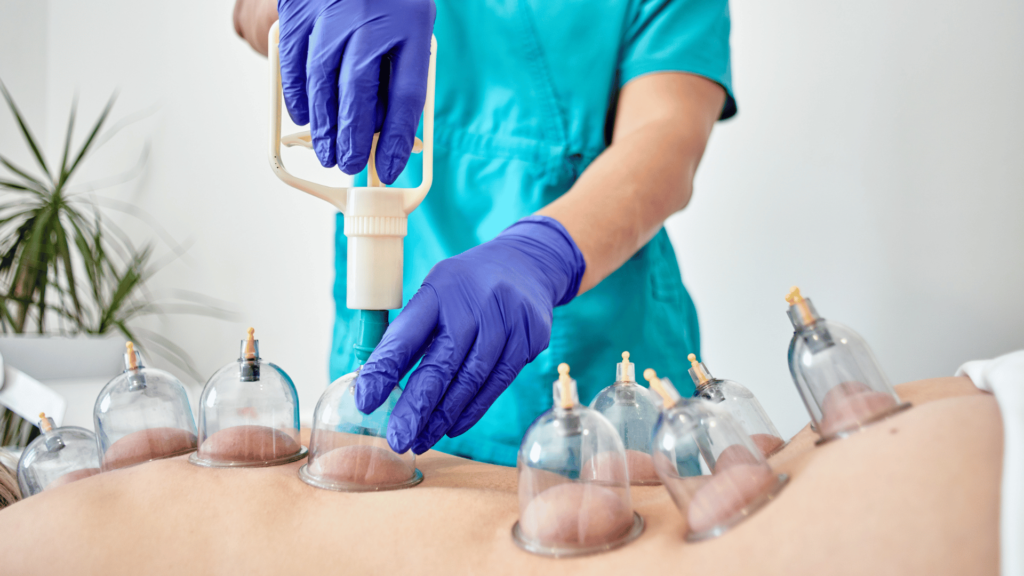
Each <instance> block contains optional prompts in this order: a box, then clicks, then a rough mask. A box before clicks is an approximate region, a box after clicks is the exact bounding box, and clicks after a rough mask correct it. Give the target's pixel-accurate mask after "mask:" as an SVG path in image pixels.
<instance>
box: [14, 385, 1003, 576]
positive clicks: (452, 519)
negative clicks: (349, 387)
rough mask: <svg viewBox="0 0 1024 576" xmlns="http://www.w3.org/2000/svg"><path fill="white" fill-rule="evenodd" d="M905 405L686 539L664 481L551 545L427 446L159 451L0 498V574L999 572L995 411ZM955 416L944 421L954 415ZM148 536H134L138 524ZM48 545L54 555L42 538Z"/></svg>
mask: <svg viewBox="0 0 1024 576" xmlns="http://www.w3.org/2000/svg"><path fill="white" fill-rule="evenodd" d="M897 390H898V393H899V395H900V398H901V399H905V400H909V401H911V402H913V403H914V407H913V408H912V409H910V410H907V411H905V412H901V413H898V414H896V415H895V416H893V417H891V418H889V419H887V420H884V421H881V422H877V423H875V424H873V425H871V426H869V427H867V428H865V429H864V430H862V431H860V432H858V433H856V434H853V435H851V436H850V437H848V438H844V439H841V440H837V441H834V442H829V443H826V444H823V445H821V446H818V447H815V446H814V442H815V440H816V439H817V438H818V436H817V434H815V433H813V432H812V431H810V430H809V429H808V428H805V429H804V430H802V431H801V432H800V433H798V434H797V435H796V436H795V437H794V438H793V440H792V441H791V442H790V443H789V444H788V445H787V446H786V447H785V448H783V449H782V450H781V451H780V452H779V453H778V454H776V455H775V456H773V457H772V458H770V459H769V462H770V463H771V464H772V466H773V467H774V468H775V470H776V471H777V472H783V473H786V474H789V475H790V477H791V480H790V482H789V484H788V485H787V486H786V487H785V488H784V489H783V490H782V492H781V493H780V494H779V496H778V498H777V499H776V500H774V501H772V502H770V503H769V504H767V505H766V506H765V507H764V508H762V509H760V510H759V511H758V512H757V513H755V514H754V515H753V516H751V517H750V518H748V519H747V520H745V521H743V522H741V523H740V524H738V525H736V526H735V527H733V528H732V529H730V530H729V531H727V532H726V533H725V534H723V535H722V536H720V537H718V538H714V539H711V540H708V541H704V542H699V543H688V542H686V541H685V540H684V532H685V527H686V521H685V519H684V517H683V516H682V515H681V514H680V513H679V511H678V510H677V509H676V508H675V506H674V505H673V503H672V500H671V498H670V497H669V495H668V492H667V491H666V490H665V488H664V487H661V486H651V487H637V486H634V487H632V489H631V493H632V501H633V505H634V508H635V509H636V511H637V512H639V513H640V515H641V516H643V517H644V519H645V520H646V523H647V528H646V532H645V533H644V534H643V535H642V536H640V538H639V539H637V540H636V541H634V542H632V543H630V544H628V545H626V546H624V547H622V548H619V549H617V550H614V551H611V552H607V553H603V554H598V555H594V556H588V557H583V558H574V559H563V560H552V559H548V558H542V557H539V556H534V555H532V554H529V553H527V552H524V551H522V550H520V549H518V548H516V547H515V545H514V544H513V542H512V537H511V528H512V525H513V524H514V523H515V522H516V520H517V518H518V516H519V504H518V498H517V486H516V484H517V473H516V470H515V469H514V468H505V467H501V466H494V465H490V464H482V463H477V462H472V461H469V460H463V459H460V458H456V457H453V456H447V455H443V454H440V453H437V452H432V451H431V452H428V453H426V454H425V455H423V456H421V457H419V458H417V467H418V468H419V469H420V470H422V472H423V474H424V476H425V480H424V482H423V483H422V484H420V485H419V486H417V487H415V488H411V489H407V490H396V491H392V492H375V493H340V492H331V491H327V490H319V489H316V488H313V487H311V486H308V485H306V484H305V483H303V482H302V481H300V480H299V478H298V476H297V470H298V467H299V466H300V465H301V464H302V462H296V463H293V464H289V465H284V466H276V467H271V468H255V469H253V468H249V469H211V468H202V467H198V466H191V465H189V464H188V463H187V462H186V461H185V459H184V458H172V459H166V460H157V461H154V462H149V463H146V464H141V465H139V466H134V467H131V468H126V469H122V470H117V471H114V472H109V473H104V474H100V475H97V476H94V477H92V478H86V479H84V480H80V481H78V482H75V483H73V484H70V485H68V486H64V487H61V488H58V489H54V490H47V491H45V492H43V493H42V494H39V495H36V496H33V497H31V498H28V499H26V500H24V501H22V502H18V503H16V504H14V505H13V506H10V507H9V508H7V509H4V510H2V511H0V559H2V560H0V570H2V571H3V572H4V573H5V574H6V573H10V574H19V575H20V574H29V575H30V574H104V575H111V576H116V575H119V574H125V575H133V576H134V575H136V574H157V575H159V574H295V573H302V574H318V573H335V572H337V571H339V570H344V571H345V572H346V573H352V574H367V573H373V574H382V573H416V574H431V573H443V574H463V573H465V574H481V573H486V574H515V575H516V576H521V575H522V574H531V573H537V572H556V571H557V572H558V573H560V574H562V573H565V574H583V575H586V576H599V575H602V574H609V575H611V574H633V573H660V572H662V571H664V569H665V567H670V566H676V567H680V566H682V567H685V568H686V572H687V573H694V574H705V573H706V574H716V575H720V576H728V575H731V574H736V575H745V574H754V573H757V574H792V575H803V574H806V575H808V576H821V575H822V574H829V575H834V574H840V575H841V574H928V575H929V576H943V575H947V574H948V575H962V574H972V575H973V574H996V573H997V571H998V541H999V538H998V516H999V502H1000V500H999V483H1000V474H1001V471H1002V447H1003V442H1002V438H1003V431H1002V420H1001V418H1000V415H999V409H998V406H997V405H996V403H995V400H994V399H993V398H992V397H991V396H990V395H988V394H985V393H982V392H979V391H978V390H977V389H976V388H975V387H974V386H973V385H972V384H971V383H970V381H969V380H967V379H966V378H941V379H935V380H927V381H921V382H916V383H911V384H906V385H901V386H899V387H897ZM951 422H952V423H955V425H950V423H951ZM140 534H144V535H145V537H143V538H140V537H138V536H139V535H140ZM46 542H50V543H59V546H60V549H59V553H54V550H53V549H52V547H48V546H45V545H42V543H46Z"/></svg>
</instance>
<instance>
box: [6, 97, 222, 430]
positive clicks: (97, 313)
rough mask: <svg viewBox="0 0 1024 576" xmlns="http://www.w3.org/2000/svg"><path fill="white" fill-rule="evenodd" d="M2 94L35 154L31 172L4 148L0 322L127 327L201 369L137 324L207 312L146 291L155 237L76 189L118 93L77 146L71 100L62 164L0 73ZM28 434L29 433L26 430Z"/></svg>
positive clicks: (89, 329)
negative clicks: (137, 232) (174, 313)
mask: <svg viewBox="0 0 1024 576" xmlns="http://www.w3.org/2000/svg"><path fill="white" fill-rule="evenodd" d="M0 92H2V93H3V97H4V100H5V101H6V102H7V106H8V108H9V109H10V111H11V114H12V115H13V117H14V119H15V121H16V122H17V125H18V128H19V130H20V132H21V136H22V137H23V139H24V141H25V144H26V146H27V147H28V149H29V151H30V152H31V156H32V158H33V159H34V161H35V163H36V164H37V168H38V170H37V173H35V174H33V172H32V171H29V170H27V169H25V168H23V167H21V166H18V165H16V164H15V163H14V162H12V161H11V160H10V159H8V158H7V157H5V156H3V155H0V164H2V165H3V167H4V168H6V169H7V172H8V173H9V174H8V175H7V176H0V191H2V192H3V200H2V201H0V330H2V331H3V332H4V333H24V332H38V333H57V334H77V333H86V334H108V333H111V332H113V331H119V332H120V333H122V334H123V335H124V336H125V337H126V338H128V339H130V340H136V341H138V340H139V338H137V336H140V335H141V336H144V337H143V338H142V340H143V342H147V341H148V342H147V343H148V344H149V345H150V348H151V349H155V350H154V351H155V352H157V353H158V354H160V355H161V356H164V357H167V358H168V359H169V360H171V361H172V362H173V363H175V364H176V365H178V366H179V367H181V368H183V369H184V370H186V371H187V372H189V374H190V375H191V376H192V377H193V378H194V379H196V380H198V379H199V375H198V374H197V373H196V371H195V369H194V368H193V367H192V364H191V361H190V359H189V358H188V355H187V354H186V353H185V351H184V350H182V349H181V348H179V347H177V346H175V345H174V344H173V343H172V342H170V341H168V340H167V339H165V338H162V337H160V336H159V335H158V334H153V333H148V334H145V335H143V334H139V332H140V330H139V329H137V328H134V329H133V327H132V326H130V322H131V321H132V320H133V319H135V318H138V317H139V316H142V315H146V314H153V313H160V312H164V311H167V310H168V309H169V308H172V307H175V306H176V307H177V308H178V309H179V311H186V312H193V313H200V314H203V313H208V312H209V311H210V310H209V309H205V310H204V307H203V306H201V305H199V306H196V305H190V304H188V303H186V304H180V303H179V304H170V305H168V304H167V303H156V302H153V301H151V299H150V298H149V296H148V294H147V293H146V291H145V283H146V280H147V279H148V278H149V276H150V275H151V273H152V272H153V271H154V270H153V267H152V266H151V259H152V255H153V246H152V244H149V243H147V244H144V245H142V246H140V247H136V246H135V245H134V244H133V243H132V242H131V241H130V240H129V239H128V236H127V235H126V234H124V233H123V232H122V231H121V230H120V229H119V228H117V227H116V226H114V225H113V223H112V222H110V221H107V220H104V219H103V216H102V212H101V210H100V207H99V206H98V205H97V204H96V203H95V202H94V201H93V200H92V199H90V197H89V196H88V195H86V194H84V193H74V192H72V191H71V190H69V183H70V182H71V180H72V178H73V177H74V176H75V175H76V173H78V171H79V170H80V168H81V166H82V162H83V161H84V160H85V159H86V158H88V157H89V155H90V154H91V153H93V152H95V151H96V149H97V148H98V147H99V146H100V145H101V144H102V142H104V141H106V138H107V137H109V135H111V134H112V133H113V132H116V130H117V128H116V127H115V128H112V129H109V130H108V131H107V132H105V133H103V134H102V135H101V131H102V130H103V128H104V125H105V124H106V121H107V119H108V117H109V115H110V111H111V109H112V108H113V106H114V101H115V98H116V96H111V98H110V99H109V100H108V101H107V103H106V105H105V106H104V108H103V111H102V112H101V113H100V115H99V117H98V118H97V119H96V121H95V122H93V123H92V125H91V128H90V129H89V132H88V134H87V135H86V137H85V139H84V140H83V141H82V142H81V144H80V145H79V146H78V147H77V149H75V147H74V146H73V142H72V141H73V136H74V129H75V122H76V113H77V101H76V102H74V103H72V106H71V113H70V116H69V119H68V124H67V131H66V133H65V135H64V141H63V154H62V156H61V160H60V163H59V164H52V163H51V162H48V161H47V158H46V156H45V155H44V154H43V152H42V150H41V149H40V146H39V145H38V143H37V140H36V138H35V137H34V136H33V134H32V131H31V129H30V128H29V126H28V124H27V123H26V121H25V118H24V117H23V116H22V114H21V112H20V110H19V109H18V107H17V105H16V104H15V102H14V99H13V98H12V97H11V95H10V93H9V92H8V91H7V87H6V86H5V85H4V84H3V82H2V81H0ZM10 416H11V418H7V417H6V415H4V414H0V417H2V419H3V424H4V426H3V427H0V438H3V439H4V440H8V439H9V436H10V435H11V434H12V433H13V432H12V431H13V430H14V429H15V428H17V429H18V430H21V428H20V426H21V422H20V418H17V417H16V416H15V415H14V414H10ZM19 435H20V436H22V437H23V436H24V435H23V434H20V433H19Z"/></svg>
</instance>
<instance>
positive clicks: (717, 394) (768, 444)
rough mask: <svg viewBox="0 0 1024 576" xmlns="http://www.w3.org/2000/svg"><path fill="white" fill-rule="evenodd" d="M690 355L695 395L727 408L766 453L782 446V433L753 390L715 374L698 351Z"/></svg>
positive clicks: (688, 357)
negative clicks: (698, 354)
mask: <svg viewBox="0 0 1024 576" xmlns="http://www.w3.org/2000/svg"><path fill="white" fill-rule="evenodd" d="M687 359H688V360H689V361H690V378H692V379H693V383H694V385H695V386H696V387H697V389H696V391H694V393H693V396H694V397H695V398H702V399H704V400H707V401H709V402H712V403H715V404H719V405H720V406H721V407H722V408H725V409H726V410H727V411H728V412H729V413H730V414H732V417H733V418H735V419H736V421H737V422H739V424H740V426H742V427H743V429H744V430H745V431H746V432H747V434H749V435H750V438H751V439H752V440H753V441H754V444H756V445H757V447H758V448H759V449H760V450H761V453H762V454H764V455H765V457H767V456H770V455H772V454H773V453H775V452H776V451H777V450H778V449H779V448H781V447H782V444H783V441H782V436H781V435H780V434H779V431H778V430H777V429H776V428H775V425H774V424H772V421H771V418H769V417H768V414H767V413H766V412H765V411H764V408H762V407H761V403H760V402H758V401H757V398H755V397H754V393H753V392H751V391H750V390H748V389H747V388H746V387H745V386H743V385H742V384H740V383H739V382H734V381H732V380H721V379H719V378H715V377H714V376H712V375H711V372H710V371H709V370H708V367H707V366H705V365H704V363H703V362H698V361H697V356H696V354H690V355H689V356H687Z"/></svg>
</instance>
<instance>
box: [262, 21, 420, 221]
mask: <svg viewBox="0 0 1024 576" xmlns="http://www.w3.org/2000/svg"><path fill="white" fill-rule="evenodd" d="M279 43H280V29H279V23H278V22H274V25H273V26H271V27H270V34H269V38H268V43H267V44H268V49H269V52H270V54H269V60H270V167H271V168H272V169H273V170H274V174H277V177H278V178H280V179H281V180H282V181H283V182H284V183H285V184H288V185H289V186H291V187H293V188H297V189H299V190H302V191H303V192H306V193H308V194H312V195H313V196H316V197H317V198H320V199H321V200H325V201H327V202H330V203H331V204H333V205H334V206H335V207H336V208H337V209H338V210H340V211H341V212H342V213H343V214H344V213H345V211H346V208H347V204H348V191H349V190H351V189H352V188H353V187H334V186H326V185H324V184H318V183H316V182H310V181H309V180H304V179H302V178H299V177H298V176H295V175H294V174H292V173H291V172H289V171H288V169H287V168H286V167H285V165H284V161H283V160H282V159H281V144H284V145H285V146H288V147H291V146H301V147H304V148H312V147H313V146H312V144H311V142H310V135H309V131H308V130H307V131H305V132H298V133H296V134H290V135H288V136H284V137H282V136H281V102H282V96H281V53H280V50H279V46H278V45H279ZM436 57H437V38H435V37H433V36H431V38H430V69H429V71H428V72H427V99H426V102H425V103H424V104H423V141H422V142H421V141H420V140H419V139H418V138H417V139H416V141H415V144H414V145H413V150H412V151H413V152H419V151H420V150H419V149H422V150H423V181H422V182H421V183H420V185H419V186H417V187H416V188H389V190H393V191H398V192H401V193H402V210H403V211H404V212H405V214H406V215H408V214H409V213H410V212H412V211H413V210H415V209H416V207H417V206H419V205H420V202H422V201H423V198H424V197H426V195H427V192H429V191H430V185H431V183H432V182H433V179H434V67H435V66H434V64H435V61H436ZM373 143H374V147H373V149H371V151H370V161H369V170H370V173H371V174H370V176H371V177H370V179H369V182H368V184H370V186H368V187H369V188H384V185H383V184H381V183H380V181H379V180H378V179H377V178H376V170H374V165H373V162H374V159H373V157H374V153H375V151H376V144H377V135H374V138H373Z"/></svg>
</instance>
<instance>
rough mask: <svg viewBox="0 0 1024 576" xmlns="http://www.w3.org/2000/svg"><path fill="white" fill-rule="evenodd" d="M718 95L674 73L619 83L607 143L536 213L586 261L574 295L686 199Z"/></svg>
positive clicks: (714, 87)
mask: <svg viewBox="0 0 1024 576" xmlns="http://www.w3.org/2000/svg"><path fill="white" fill-rule="evenodd" d="M724 102H725V90H723V89H722V87H721V86H719V85H718V84H715V83H714V82H712V81H710V80H707V79H705V78H702V77H700V76H694V75H692V74H685V73H681V72H669V73H660V74H651V75H647V76H643V77H641V78H637V79H636V80H633V81H631V82H629V83H628V84H626V86H625V87H623V89H622V93H621V95H620V97H619V105H618V110H617V114H616V121H615V132H614V135H613V138H612V144H611V146H609V147H608V149H607V150H605V152H604V153H603V154H601V156H599V157H598V158H597V160H595V161H594V163H593V164H591V165H590V166H589V167H588V168H587V169H586V170H585V171H584V172H583V175H582V176H581V177H580V179H579V180H578V181H577V182H576V184H575V185H574V186H573V187H572V189H570V190H569V192H567V193H566V194H564V195H563V196H561V197H560V198H558V199H557V200H555V201H554V202H552V203H551V204H549V205H547V206H545V207H544V208H543V209H542V210H540V212H538V214H542V215H545V216H550V217H552V218H554V219H556V220H558V221H559V222H561V223H562V225H563V226H565V228H566V230H568V231H569V234H570V235H572V237H573V240H575V241H576V245H577V246H579V249H580V251H581V252H582V253H583V257H584V259H585V260H586V262H587V271H586V274H585V275H584V276H583V282H582V283H581V284H580V293H581V294H582V293H583V292H586V291H587V290H590V289H591V288H593V287H594V286H596V285H597V284H598V283H599V282H600V281H601V280H603V279H604V278H605V277H607V276H608V275H609V274H611V273H612V272H614V271H615V270H617V269H618V268H619V267H620V266H622V264H623V263H625V262H626V260H628V259H629V258H630V257H631V256H632V255H633V254H635V253H636V251H637V250H639V249H640V248H642V247H643V246H644V244H646V243H647V242H648V241H650V239H651V238H653V237H654V235H655V234H656V233H657V232H658V230H659V229H660V228H661V225H662V223H663V222H664V221H665V219H666V218H668V217H669V216H671V215H672V214H673V213H675V212H678V211H679V210H682V209H683V208H684V207H685V206H686V205H687V203H689V201H690V195H691V193H692V191H693V177H694V174H695V173H696V171H697V165H698V164H699V163H700V159H701V156H702V155H703V154H704V146H705V145H706V144H707V141H708V137H709V136H710V135H711V127H712V126H713V125H714V123H715V120H717V119H718V115H719V113H720V112H721V110H722V105H723V104H724Z"/></svg>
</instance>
